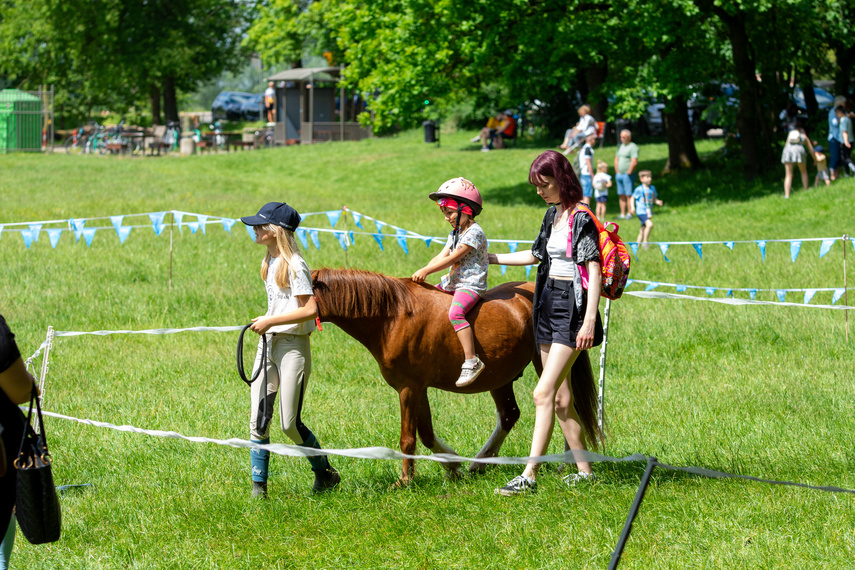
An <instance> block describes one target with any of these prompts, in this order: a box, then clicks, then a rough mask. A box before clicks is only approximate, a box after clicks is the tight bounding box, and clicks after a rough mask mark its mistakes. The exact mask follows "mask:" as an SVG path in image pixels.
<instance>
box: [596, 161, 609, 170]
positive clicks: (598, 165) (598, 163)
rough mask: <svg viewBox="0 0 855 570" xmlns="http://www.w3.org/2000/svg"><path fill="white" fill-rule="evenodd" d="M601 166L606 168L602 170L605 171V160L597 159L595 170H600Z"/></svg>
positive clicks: (606, 165) (607, 167)
mask: <svg viewBox="0 0 855 570" xmlns="http://www.w3.org/2000/svg"><path fill="white" fill-rule="evenodd" d="M603 167H605V168H606V170H604V171H603V172H605V171H607V170H608V169H609V164H608V163H607V162H606V161H605V160H598V161H597V170H600V169H601V168H603Z"/></svg>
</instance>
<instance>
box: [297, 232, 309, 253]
mask: <svg viewBox="0 0 855 570" xmlns="http://www.w3.org/2000/svg"><path fill="white" fill-rule="evenodd" d="M294 233H295V234H297V239H299V240H300V243H301V244H303V249H307V248H308V247H309V239H308V238H307V237H306V230H305V229H303V228H297V230H296V231H295V232H294Z"/></svg>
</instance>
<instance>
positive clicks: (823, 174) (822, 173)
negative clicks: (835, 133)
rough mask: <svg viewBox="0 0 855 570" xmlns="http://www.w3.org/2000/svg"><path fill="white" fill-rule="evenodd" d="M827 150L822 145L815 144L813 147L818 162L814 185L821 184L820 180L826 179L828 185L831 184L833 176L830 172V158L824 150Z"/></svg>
mask: <svg viewBox="0 0 855 570" xmlns="http://www.w3.org/2000/svg"><path fill="white" fill-rule="evenodd" d="M824 151H825V149H824V148H822V147H821V146H820V145H815V146H814V147H813V160H814V162H815V163H816V178H814V181H813V185H814V186H819V181H820V180H825V185H826V186H831V176H830V175H829V174H828V159H826V157H825V155H824V154H823V152H824Z"/></svg>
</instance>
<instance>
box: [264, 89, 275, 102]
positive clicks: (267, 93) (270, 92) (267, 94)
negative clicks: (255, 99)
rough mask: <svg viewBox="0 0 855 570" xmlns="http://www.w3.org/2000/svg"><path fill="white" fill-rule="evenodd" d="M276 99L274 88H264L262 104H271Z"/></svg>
mask: <svg viewBox="0 0 855 570" xmlns="http://www.w3.org/2000/svg"><path fill="white" fill-rule="evenodd" d="M275 100H276V90H275V89H274V88H273V87H268V88H267V89H265V90H264V104H265V105H272V104H273V102H274V101H275Z"/></svg>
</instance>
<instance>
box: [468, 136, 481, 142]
mask: <svg viewBox="0 0 855 570" xmlns="http://www.w3.org/2000/svg"><path fill="white" fill-rule="evenodd" d="M480 140H481V136H480V135H475V136H474V137H472V138H471V139H469V142H474V143H476V142H478V141H480Z"/></svg>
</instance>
